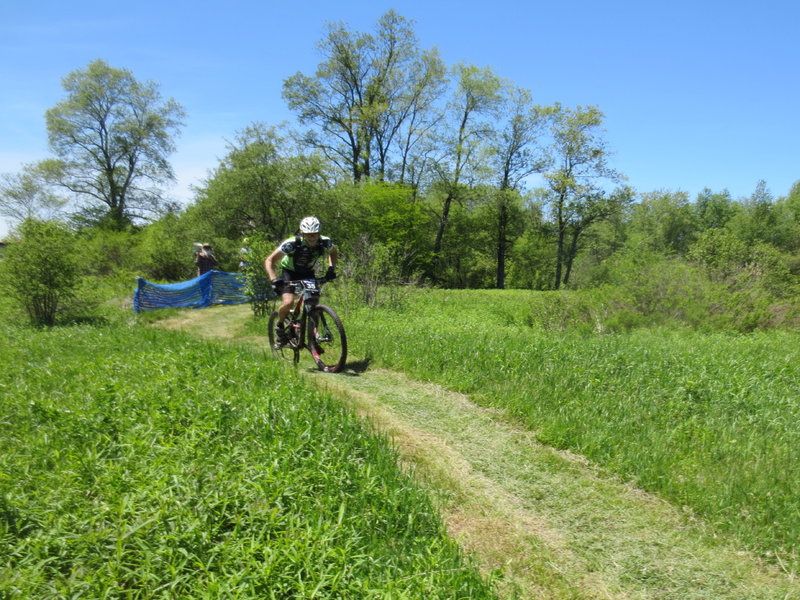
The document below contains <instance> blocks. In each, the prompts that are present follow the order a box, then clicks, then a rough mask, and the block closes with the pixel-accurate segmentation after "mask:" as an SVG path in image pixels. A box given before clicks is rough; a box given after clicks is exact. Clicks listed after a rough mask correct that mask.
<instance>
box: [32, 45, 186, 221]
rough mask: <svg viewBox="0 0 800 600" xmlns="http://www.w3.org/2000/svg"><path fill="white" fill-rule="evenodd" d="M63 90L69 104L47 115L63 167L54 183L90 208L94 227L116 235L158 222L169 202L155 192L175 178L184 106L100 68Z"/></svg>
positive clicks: (121, 72) (69, 79) (82, 73)
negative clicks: (138, 223) (139, 223)
mask: <svg viewBox="0 0 800 600" xmlns="http://www.w3.org/2000/svg"><path fill="white" fill-rule="evenodd" d="M63 87H64V91H65V92H66V93H67V97H66V98H65V99H64V100H62V101H61V102H59V103H58V104H57V105H56V106H54V107H53V108H51V109H50V110H48V111H47V115H46V117H47V133H48V139H49V141H50V146H51V148H52V149H53V151H54V152H55V153H56V156H57V159H58V160H57V162H58V164H57V165H56V164H54V165H53V166H54V167H55V168H53V169H52V170H51V171H52V180H53V182H54V183H56V184H57V185H58V186H60V187H63V188H65V189H67V190H69V191H70V192H71V193H73V194H75V195H76V196H77V197H78V198H80V199H81V201H83V202H84V203H86V210H85V212H84V214H85V216H86V217H87V218H88V219H89V220H90V222H97V223H99V224H101V225H103V226H106V227H110V228H112V229H118V230H121V229H124V228H125V227H127V226H129V225H130V224H131V223H132V222H133V221H135V220H138V219H142V218H146V217H152V216H154V215H158V214H159V213H160V211H161V209H162V208H163V205H164V202H163V200H162V198H161V191H160V190H159V189H158V188H157V187H156V186H157V185H158V184H160V183H164V182H167V181H170V180H172V179H173V178H174V176H173V174H172V169H171V168H170V166H169V163H168V162H167V157H168V156H169V154H171V153H172V152H173V151H174V142H173V136H174V135H176V134H177V132H178V131H179V130H180V127H181V125H182V119H183V116H184V113H183V109H182V108H181V106H180V105H179V104H178V103H177V102H175V101H174V100H172V99H169V100H162V98H161V95H160V93H159V92H158V87H157V86H156V84H154V83H152V82H144V83H142V82H139V81H137V80H136V79H135V78H134V77H133V74H132V73H131V72H130V71H128V70H126V69H114V68H112V67H110V66H109V65H108V64H106V63H105V62H104V61H102V60H95V61H93V62H91V63H90V64H89V65H88V66H87V68H86V69H85V70H76V71H73V72H72V73H70V74H69V75H67V76H66V77H65V78H64V80H63Z"/></svg>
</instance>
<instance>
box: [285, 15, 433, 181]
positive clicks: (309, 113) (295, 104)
mask: <svg viewBox="0 0 800 600" xmlns="http://www.w3.org/2000/svg"><path fill="white" fill-rule="evenodd" d="M319 48H320V50H321V52H322V54H323V56H324V58H325V60H324V61H323V62H322V63H320V64H319V66H318V67H317V71H316V73H315V76H314V77H309V76H307V75H303V74H302V73H296V74H295V75H293V76H291V77H289V78H288V79H286V80H285V81H284V84H283V97H284V99H285V100H286V102H287V103H288V105H289V108H291V109H292V110H294V111H296V112H297V113H298V118H299V120H300V123H301V124H311V125H313V126H315V127H316V130H312V131H310V132H309V134H308V136H307V142H308V143H309V144H310V145H311V146H313V147H314V148H317V149H320V150H322V152H324V154H325V156H326V157H328V159H330V160H331V161H332V162H333V163H334V164H336V165H337V166H338V167H339V168H340V169H341V171H342V172H344V173H346V174H347V175H348V176H349V177H350V178H351V179H352V181H353V182H359V181H361V179H362V178H367V177H372V176H373V171H374V175H376V176H377V178H378V179H383V178H384V176H385V174H386V171H387V169H388V166H389V162H390V150H391V148H392V147H393V146H394V142H395V140H396V138H397V137H398V135H400V132H401V129H402V127H403V125H404V123H405V122H406V121H407V120H408V119H409V118H412V117H414V118H416V119H420V117H421V113H422V112H423V111H424V110H426V108H427V107H428V106H429V105H430V103H431V100H432V98H433V97H435V96H436V93H437V92H436V90H437V89H439V87H440V83H441V79H442V75H443V72H444V69H443V68H442V66H441V60H440V59H439V58H438V55H437V54H436V53H435V52H434V51H431V52H427V53H423V52H420V50H419V49H418V48H417V43H416V37H415V35H414V32H413V29H412V22H410V21H408V20H406V19H405V18H403V17H401V16H400V15H398V14H397V13H395V12H394V11H392V10H390V11H388V12H387V13H386V14H385V15H383V16H382V17H381V18H380V20H379V21H378V26H377V32H376V34H375V35H374V36H373V35H369V34H364V33H355V32H351V31H349V30H348V29H347V28H346V27H345V26H344V25H342V24H337V25H329V26H328V33H327V35H326V37H325V38H324V39H323V40H322V41H321V42H320V43H319ZM405 131H406V133H407V134H408V133H410V134H411V136H412V141H413V138H414V137H415V136H416V135H418V134H417V131H416V130H412V129H408V128H407V129H406V130H405ZM407 143H411V142H408V141H407Z"/></svg>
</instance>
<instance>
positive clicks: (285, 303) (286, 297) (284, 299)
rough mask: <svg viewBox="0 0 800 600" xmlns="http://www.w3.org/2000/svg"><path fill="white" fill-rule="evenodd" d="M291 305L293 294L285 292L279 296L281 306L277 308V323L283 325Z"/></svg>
mask: <svg viewBox="0 0 800 600" xmlns="http://www.w3.org/2000/svg"><path fill="white" fill-rule="evenodd" d="M293 304H294V294H293V293H292V292H287V293H285V294H283V295H282V296H281V305H280V307H279V308H278V323H281V324H282V323H283V320H284V319H285V318H286V316H287V315H288V314H289V311H290V310H292V305H293Z"/></svg>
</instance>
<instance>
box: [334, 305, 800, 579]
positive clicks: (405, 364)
mask: <svg viewBox="0 0 800 600" xmlns="http://www.w3.org/2000/svg"><path fill="white" fill-rule="evenodd" d="M573 296H574V295H573V294H564V293H563V292H559V293H555V292H549V293H546V294H540V293H535V292H533V293H532V292H520V291H507V292H501V291H491V292H487V291H482V292H479V291H466V290H446V291H444V290H441V291H437V290H428V291H426V292H424V293H420V294H417V295H414V296H411V297H410V298H409V299H408V300H407V302H406V303H405V304H404V305H403V307H402V309H401V310H388V309H373V310H371V311H369V312H367V311H364V312H363V313H361V315H353V316H351V317H350V318H349V319H348V333H349V334H350V339H351V340H352V346H353V347H352V348H351V350H352V351H353V352H355V353H358V352H360V351H361V352H365V353H366V354H367V355H368V356H369V357H370V358H371V360H372V363H373V364H374V365H375V366H383V367H388V368H392V369H397V370H402V371H404V372H406V373H409V374H411V375H412V376H414V377H418V378H423V379H426V380H430V381H434V382H438V383H440V384H443V385H446V386H448V387H449V388H451V389H455V390H457V391H461V392H464V393H468V394H470V396H471V398H473V399H475V400H476V401H478V402H479V403H482V404H485V405H489V406H494V407H496V408H498V409H500V410H502V411H504V412H506V413H507V414H509V415H510V416H512V417H513V418H514V419H516V420H518V421H519V422H520V423H522V424H523V425H524V426H526V427H528V428H530V429H532V430H535V431H536V432H537V434H538V436H539V438H540V439H541V440H542V441H543V442H544V443H547V444H551V445H554V446H556V447H559V448H565V449H569V450H571V451H574V452H577V453H580V454H582V455H584V456H587V457H589V458H590V459H591V460H592V461H594V462H596V463H598V464H600V465H602V466H603V467H605V468H607V469H610V470H611V471H613V472H615V473H618V474H620V475H622V476H624V477H625V478H627V479H630V480H632V481H634V482H636V484H637V485H640V486H642V487H644V488H645V489H648V490H651V491H654V492H657V493H658V494H660V495H662V496H663V497H665V498H668V499H669V500H671V501H673V502H676V503H678V504H681V505H685V506H687V507H689V508H690V509H691V510H692V511H694V512H695V513H696V514H698V515H700V516H702V517H703V518H704V519H706V520H707V522H709V523H711V524H712V525H713V526H714V527H716V528H717V530H718V531H720V532H722V531H724V532H727V533H728V534H730V535H733V536H737V537H738V538H739V539H740V540H742V541H743V542H744V544H745V545H746V546H748V547H750V548H753V549H755V550H757V551H760V552H761V553H763V554H764V555H766V556H771V557H773V558H774V556H776V555H778V556H779V557H780V560H781V561H782V562H783V564H784V565H788V568H789V569H790V571H794V570H796V569H797V568H798V566H800V558H799V557H800V545H799V544H798V540H800V513H798V512H797V511H796V510H795V509H794V507H795V506H796V503H797V489H800V458H799V457H798V454H797V452H796V451H795V449H796V447H797V445H798V444H799V443H800V433H798V429H797V427H796V423H797V420H798V419H799V418H800V404H798V402H797V401H796V398H798V397H800V388H799V387H798V380H797V377H796V373H797V372H798V371H800V352H798V348H800V337H798V334H797V333H796V332H794V333H789V332H780V331H774V332H769V333H763V332H762V333H756V334H750V335H747V336H744V335H737V334H731V333H730V332H727V333H719V332H717V333H700V332H693V331H691V330H688V329H686V328H680V327H676V326H675V325H674V324H670V327H669V328H662V329H641V328H640V329H635V330H633V331H631V332H629V333H623V334H613V335H609V334H605V335H592V334H590V333H589V330H587V329H580V328H576V327H574V326H568V327H563V326H562V325H563V323H564V321H563V320H559V318H558V316H559V314H561V315H564V316H566V317H567V318H569V319H572V320H573V321H574V322H579V321H584V322H587V321H589V320H591V319H595V318H597V317H598V315H599V314H600V313H599V312H598V311H597V310H596V309H597V305H592V303H591V302H590V301H585V300H583V301H582V300H581V299H580V298H578V299H575V298H574V297H573ZM590 300H591V299H590ZM548 307H549V308H548ZM547 311H549V317H548V316H547V314H548V312H547ZM548 318H549V320H550V321H549V323H547V322H545V321H546V319H548ZM542 325H548V326H550V327H552V328H553V329H552V330H544V329H542ZM358 344H362V345H363V346H362V348H358V347H357V345H358Z"/></svg>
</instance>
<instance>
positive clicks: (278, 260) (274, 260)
mask: <svg viewBox="0 0 800 600" xmlns="http://www.w3.org/2000/svg"><path fill="white" fill-rule="evenodd" d="M319 231H320V223H319V219H317V218H316V217H305V218H304V219H303V220H302V221H300V235H298V236H296V237H293V238H288V239H286V240H284V241H283V242H281V244H280V245H279V246H278V247H277V248H276V249H275V250H274V251H273V252H272V254H270V255H269V256H268V257H267V258H266V260H265V261H264V268H265V269H266V271H267V275H269V278H270V279H271V280H272V289H273V290H275V293H276V294H278V295H280V296H281V305H280V307H279V308H278V321H277V324H276V326H275V334H276V337H277V340H278V343H279V344H285V343H286V340H287V337H286V331H285V330H284V327H283V321H284V319H286V316H287V315H288V314H289V311H290V310H291V308H292V304H293V303H294V294H293V293H292V290H291V289H286V290H284V287H285V284H286V282H287V281H294V280H298V279H313V278H314V277H315V275H314V266H315V265H316V263H317V259H318V258H320V257H321V256H324V255H327V259H328V270H327V272H326V273H325V279H327V280H328V281H331V280H333V279H336V246H334V245H333V242H332V241H331V239H330V238H329V237H325V236H323V235H320V232H319ZM277 266H280V267H282V269H283V271H282V273H281V275H280V277H279V276H278V275H277V272H276V268H277Z"/></svg>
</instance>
